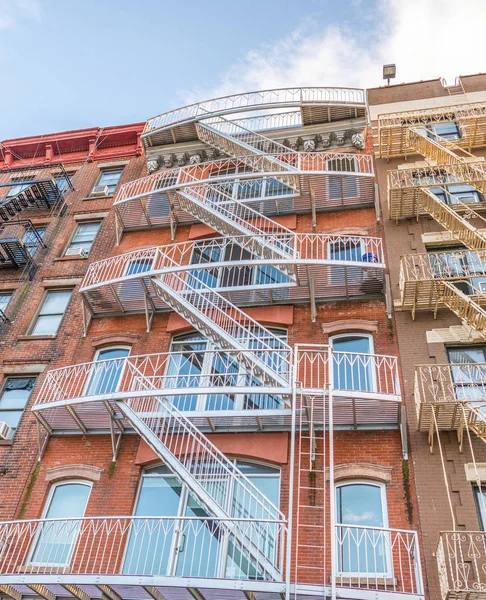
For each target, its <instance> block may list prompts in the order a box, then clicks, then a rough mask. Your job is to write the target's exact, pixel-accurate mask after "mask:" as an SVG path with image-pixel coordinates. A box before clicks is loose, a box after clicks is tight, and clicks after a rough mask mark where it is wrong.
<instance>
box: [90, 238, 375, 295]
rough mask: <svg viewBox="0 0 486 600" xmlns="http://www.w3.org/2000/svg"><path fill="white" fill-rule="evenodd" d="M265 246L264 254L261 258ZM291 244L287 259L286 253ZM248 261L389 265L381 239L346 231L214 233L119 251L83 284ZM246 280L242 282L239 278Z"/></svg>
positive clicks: (96, 264)
mask: <svg viewBox="0 0 486 600" xmlns="http://www.w3.org/2000/svg"><path fill="white" fill-rule="evenodd" d="M229 241H230V242H231V253H230V254H231V259H230V260H225V259H224V254H225V251H227V250H228V242H229ZM262 244H263V245H266V246H267V248H268V253H266V257H265V258H261V259H259V258H256V257H255V256H258V254H261V251H260V250H258V248H259V247H260V246H261V245H262ZM282 248H283V249H286V252H287V255H288V258H286V257H283V255H282V250H281V249H282ZM226 253H227V252H226ZM242 261H245V262H246V263H247V265H246V266H247V267H248V266H249V267H251V266H252V265H253V266H258V265H262V264H263V265H273V264H277V265H278V264H280V265H283V266H285V265H288V266H293V267H297V266H299V265H300V264H302V265H305V264H308V265H311V264H315V265H318V264H321V265H327V266H330V267H335V268H336V269H342V268H343V267H345V266H346V265H348V266H349V267H355V268H356V269H359V268H364V269H370V268H372V269H377V270H383V269H384V268H385V259H384V254H383V244H382V240H381V238H375V237H366V236H345V235H327V234H307V233H302V234H300V233H296V234H294V233H291V232H290V233H289V234H286V233H284V234H281V233H277V234H273V235H271V234H267V233H265V234H263V235H259V236H258V240H255V238H254V236H234V237H232V238H230V239H229V240H228V239H223V238H213V239H209V240H203V241H193V242H180V243H176V244H170V245H168V246H159V247H154V248H147V249H143V250H135V251H133V252H127V253H125V254H120V255H118V256H113V257H110V258H106V259H103V260H100V261H97V262H94V263H92V264H91V265H90V266H89V267H88V271H87V272H86V276H85V278H84V280H83V282H82V284H81V292H83V291H86V290H87V289H88V288H91V287H92V286H97V285H102V284H108V283H109V284H112V283H115V282H116V281H121V280H124V281H128V280H130V279H137V278H138V279H140V278H141V277H142V276H143V277H151V276H156V275H157V274H160V273H161V272H165V271H167V272H175V271H187V270H191V271H192V270H194V271H198V270H200V269H204V270H208V269H213V268H218V267H227V268H234V267H236V266H238V265H241V262H242ZM240 285H241V283H240Z"/></svg>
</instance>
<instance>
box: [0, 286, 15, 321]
mask: <svg viewBox="0 0 486 600" xmlns="http://www.w3.org/2000/svg"><path fill="white" fill-rule="evenodd" d="M14 294H15V290H0V298H1V297H2V296H10V300H9V301H8V302H7V304H6V305H5V308H2V307H1V303H0V310H1V311H2V312H3V314H4V316H5V313H6V310H7V308H8V307H9V305H10V302H12V298H13V295H14Z"/></svg>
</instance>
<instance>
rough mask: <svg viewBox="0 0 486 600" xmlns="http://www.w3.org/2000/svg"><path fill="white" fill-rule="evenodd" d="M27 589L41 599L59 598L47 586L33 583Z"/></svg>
mask: <svg viewBox="0 0 486 600" xmlns="http://www.w3.org/2000/svg"><path fill="white" fill-rule="evenodd" d="M27 587H28V588H30V589H31V590H32V591H33V592H35V593H36V594H37V595H38V596H40V597H41V598H44V600H56V598H57V596H56V594H55V593H54V592H51V590H49V589H47V588H46V586H45V585H41V584H38V583H31V584H29V585H28V586H27Z"/></svg>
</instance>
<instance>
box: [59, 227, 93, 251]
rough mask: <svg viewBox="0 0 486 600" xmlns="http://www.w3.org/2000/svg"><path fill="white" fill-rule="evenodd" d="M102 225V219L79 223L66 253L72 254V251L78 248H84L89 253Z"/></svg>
mask: <svg viewBox="0 0 486 600" xmlns="http://www.w3.org/2000/svg"><path fill="white" fill-rule="evenodd" d="M100 227H101V221H91V222H90V223H79V224H78V225H77V227H76V229H75V231H74V235H73V237H72V239H71V242H70V243H69V246H68V247H67V248H66V251H65V253H64V254H65V255H66V254H72V252H70V251H71V250H73V249H78V248H79V249H82V250H84V252H85V253H86V254H89V252H90V250H91V247H92V245H93V242H94V241H95V238H96V235H97V233H98V231H99V229H100Z"/></svg>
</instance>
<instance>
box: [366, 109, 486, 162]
mask: <svg viewBox="0 0 486 600" xmlns="http://www.w3.org/2000/svg"><path fill="white" fill-rule="evenodd" d="M449 122H454V123H456V124H457V127H458V129H459V130H460V133H461V137H460V138H459V139H457V140H454V142H455V143H456V144H457V145H458V146H460V147H461V148H465V149H467V150H469V151H470V150H471V149H472V148H477V147H481V146H485V145H486V103H484V102H478V103H470V104H458V105H454V106H443V107H436V108H429V109H420V110H411V111H405V112H400V113H390V114H385V115H379V116H378V145H379V156H380V158H392V157H395V156H407V155H409V154H416V153H417V150H416V149H415V148H414V146H413V145H412V144H411V140H410V129H411V128H413V127H420V126H430V125H431V124H433V125H436V124H440V123H449Z"/></svg>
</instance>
